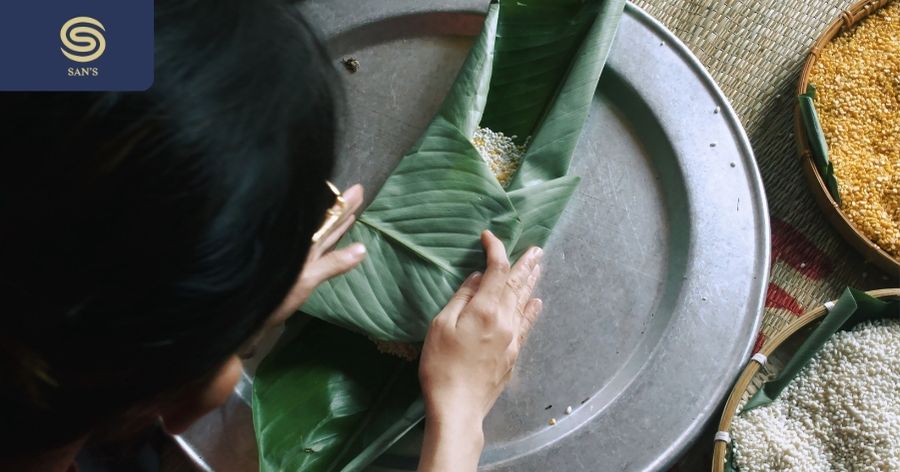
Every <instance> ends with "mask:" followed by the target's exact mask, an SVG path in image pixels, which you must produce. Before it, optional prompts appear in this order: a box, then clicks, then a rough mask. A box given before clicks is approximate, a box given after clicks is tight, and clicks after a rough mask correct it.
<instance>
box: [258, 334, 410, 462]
mask: <svg viewBox="0 0 900 472" xmlns="http://www.w3.org/2000/svg"><path fill="white" fill-rule="evenodd" d="M291 324H292V325H291V326H289V328H288V329H289V331H291V332H295V333H298V334H297V335H296V336H297V337H296V339H293V340H292V341H291V342H290V343H288V344H285V345H284V346H281V347H279V348H277V349H276V351H275V352H274V353H273V355H270V356H267V357H266V358H265V359H264V360H263V362H262V363H261V364H260V366H259V368H258V369H257V371H256V376H255V378H254V381H253V405H252V407H253V426H254V429H255V430H256V440H257V446H258V449H259V468H260V470H261V471H301V470H302V471H341V470H343V471H351V470H361V469H362V468H363V467H364V466H366V465H368V464H370V463H371V462H372V461H373V460H374V459H376V458H377V457H378V456H380V455H381V454H382V453H383V452H384V451H385V450H387V449H388V448H390V447H391V446H392V445H393V444H394V443H395V442H396V441H397V440H399V439H400V438H401V437H402V436H403V435H404V434H406V432H408V431H409V430H410V429H412V428H413V427H414V426H415V425H416V424H418V423H419V422H420V421H421V420H422V418H423V416H424V414H425V406H424V404H423V403H422V400H421V397H420V394H419V384H418V377H417V375H416V371H417V368H416V365H415V364H414V363H410V362H407V361H404V360H401V359H399V358H397V357H394V356H389V355H386V354H382V353H379V352H378V349H377V348H376V346H375V344H373V343H372V342H371V341H370V340H369V339H368V338H366V337H365V336H361V335H359V334H356V333H353V332H351V331H348V330H345V329H343V328H340V327H337V326H334V325H331V324H328V323H325V322H322V321H319V320H313V321H310V322H300V323H296V322H294V323H291ZM288 336H290V335H288Z"/></svg>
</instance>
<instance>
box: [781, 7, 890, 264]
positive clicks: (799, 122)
mask: <svg viewBox="0 0 900 472" xmlns="http://www.w3.org/2000/svg"><path fill="white" fill-rule="evenodd" d="M890 1H891V0H860V1H858V2H856V3H854V4H853V5H852V6H850V7H849V8H848V9H847V10H845V11H844V12H842V13H841V15H840V16H838V17H837V18H836V19H835V20H834V21H833V22H832V23H831V25H829V26H828V29H826V30H825V32H824V33H822V35H821V36H820V37H819V39H818V40H817V41H816V42H815V44H813V47H812V49H811V50H810V52H809V57H807V59H806V63H805V64H804V65H803V72H802V73H801V74H800V82H799V83H798V85H797V95H800V94H803V93H806V87H807V85H809V76H810V74H811V72H812V68H813V65H814V64H815V63H816V59H818V56H819V54H820V53H821V51H822V49H823V48H824V47H825V46H826V45H827V44H828V43H830V42H831V40H832V39H834V38H835V36H837V35H838V34H840V33H842V32H844V31H846V30H848V29H850V28H852V27H853V26H855V25H856V24H857V23H859V22H860V21H862V20H863V19H864V18H866V17H867V16H869V15H870V14H872V12H874V11H876V10H878V9H879V8H881V7H883V6H884V5H887V4H888V3H889V2H890ZM794 137H795V138H796V139H797V145H798V147H799V150H800V159H801V161H802V164H803V170H804V173H805V174H806V182H807V184H809V187H810V189H811V190H812V193H813V196H814V197H815V199H816V203H818V204H819V207H820V208H821V209H822V211H823V212H824V213H825V217H826V218H827V219H828V221H829V222H830V223H831V224H832V226H834V227H835V229H837V231H838V233H840V234H841V236H842V237H843V238H844V239H845V240H847V242H849V243H850V245H851V246H853V247H854V248H855V249H856V250H857V251H859V252H861V253H862V254H863V256H865V258H866V259H868V260H869V261H870V262H872V263H873V264H875V265H877V266H878V267H880V268H881V269H882V270H884V271H887V272H888V274H892V275H893V274H900V261H897V259H894V258H893V257H891V255H890V254H888V253H887V252H885V251H884V250H883V249H881V248H880V247H878V245H877V244H875V243H873V242H872V241H871V240H870V239H869V238H868V237H866V236H865V235H864V234H862V233H861V232H860V231H859V230H857V229H856V227H855V226H854V225H853V223H851V222H850V220H849V219H848V218H847V216H846V215H845V214H844V212H843V211H841V208H840V206H839V205H838V203H837V202H835V201H834V199H833V198H832V197H831V194H830V193H829V192H828V188H827V187H826V186H825V182H824V181H823V180H822V176H821V175H819V170H818V169H817V168H816V164H815V161H814V159H813V156H812V153H811V151H810V148H809V141H808V140H807V138H806V131H805V129H804V127H803V118H802V117H801V115H800V107H799V106H797V105H795V106H794Z"/></svg>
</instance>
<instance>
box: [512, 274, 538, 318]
mask: <svg viewBox="0 0 900 472" xmlns="http://www.w3.org/2000/svg"><path fill="white" fill-rule="evenodd" d="M541 269H542V268H541V264H536V265H535V266H534V268H533V269H531V274H528V280H526V281H525V286H524V287H522V290H520V291H519V298H518V300H517V301H516V313H517V314H518V315H520V316H522V315H524V313H525V306H526V305H527V304H528V301H529V300H531V294H533V293H534V287H535V286H537V283H538V281H539V280H540V279H541Z"/></svg>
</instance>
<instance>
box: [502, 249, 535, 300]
mask: <svg viewBox="0 0 900 472" xmlns="http://www.w3.org/2000/svg"><path fill="white" fill-rule="evenodd" d="M542 255H543V251H542V250H541V248H539V247H532V248H531V249H529V250H528V251H527V252H525V254H524V255H523V256H522V257H520V258H519V261H518V262H516V265H515V266H513V268H512V270H510V273H509V277H508V278H507V279H506V290H505V291H504V294H503V299H502V302H503V304H504V306H508V307H510V308H515V310H514V311H513V310H509V311H508V312H512V313H514V314H515V315H517V316H518V315H519V314H520V313H522V311H523V310H524V308H525V304H526V303H528V300H529V299H530V298H531V292H532V290H533V288H534V284H535V283H537V280H533V281H532V280H531V279H532V277H533V276H534V268H535V267H537V266H538V264H539V263H540V260H541V257H542Z"/></svg>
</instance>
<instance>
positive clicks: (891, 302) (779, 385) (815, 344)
mask: <svg viewBox="0 0 900 472" xmlns="http://www.w3.org/2000/svg"><path fill="white" fill-rule="evenodd" d="M880 319H900V299H896V298H893V299H881V300H880V299H877V298H873V297H871V296H869V295H868V294H866V293H865V292H862V291H860V290H856V289H854V288H850V287H848V288H847V289H846V290H844V293H843V294H841V297H840V298H839V299H838V300H837V302H835V304H834V307H832V308H831V310H830V311H829V313H828V314H827V315H826V316H825V318H823V319H822V321H821V323H819V325H818V327H816V329H815V330H813V332H812V333H810V334H809V336H807V338H806V339H805V340H804V341H803V344H801V345H800V347H798V348H797V351H796V352H795V353H794V355H793V356H792V357H791V359H790V360H789V361H788V363H787V364H786V365H785V366H784V368H783V369H782V370H781V371H780V372H779V373H778V376H777V377H775V378H774V379H772V380H770V381H768V382H766V383H765V384H763V385H762V387H761V388H760V389H759V390H757V391H756V393H755V394H754V395H753V396H752V397H751V398H750V400H748V401H747V403H746V404H745V405H744V407H743V409H741V411H740V413H738V414H744V413H746V412H748V411H750V410H752V409H754V408H759V407H762V406H765V405H768V404H769V403H772V402H773V401H775V399H776V398H778V396H779V395H781V392H782V391H784V389H785V388H787V386H788V385H789V384H790V383H791V382H793V380H794V379H795V378H796V377H797V375H798V374H800V372H801V371H802V370H803V368H804V367H806V365H807V364H809V361H810V360H812V358H813V357H815V355H816V354H818V352H819V351H820V350H821V349H822V346H824V345H825V343H826V342H828V340H829V339H831V336H833V335H834V333H836V332H838V331H843V330H849V329H852V328H853V327H854V326H856V325H858V324H860V323H863V322H866V321H872V320H880ZM725 459H726V462H725V470H726V472H738V471H739V469H738V468H737V467H736V466H735V465H734V460H733V447H732V444H730V443H729V444H728V451H727V453H726V454H725Z"/></svg>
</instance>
